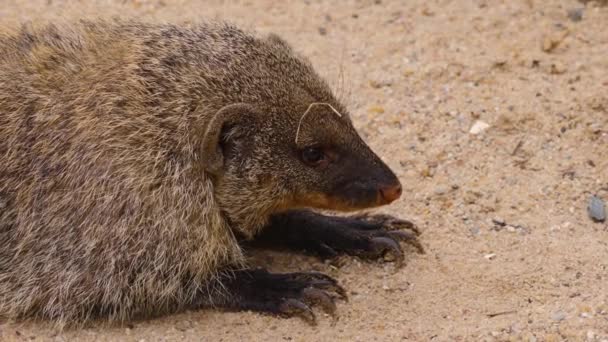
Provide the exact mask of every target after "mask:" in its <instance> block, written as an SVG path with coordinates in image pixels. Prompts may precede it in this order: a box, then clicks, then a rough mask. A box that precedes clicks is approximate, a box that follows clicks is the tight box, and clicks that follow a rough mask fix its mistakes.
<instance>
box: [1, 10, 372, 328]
mask: <svg viewBox="0 0 608 342" xmlns="http://www.w3.org/2000/svg"><path fill="white" fill-rule="evenodd" d="M240 102H243V103H248V104H251V105H253V106H255V108H256V110H257V111H258V112H259V113H261V114H258V115H257V116H255V115H253V116H251V117H243V118H242V119H239V120H240V121H239V122H237V123H236V124H235V125H231V126H230V127H228V128H227V131H226V132H224V133H225V134H224V133H222V136H221V139H222V142H223V144H225V146H224V145H223V147H222V148H225V150H226V151H227V152H226V155H225V156H224V163H223V164H221V165H223V169H222V172H221V174H211V173H209V172H206V169H205V168H204V167H203V166H201V165H203V164H201V161H202V160H203V159H204V158H205V156H204V155H201V153H200V151H201V150H200V148H201V147H200V145H201V139H203V136H204V132H205V128H206V127H207V125H208V124H209V122H210V120H211V118H213V116H214V115H215V114H216V113H217V112H218V110H220V109H222V108H223V107H225V106H227V105H230V104H234V103H240ZM311 102H327V103H330V104H331V105H332V106H333V107H334V108H336V109H337V110H338V111H340V112H341V113H344V114H345V116H344V117H343V118H338V117H336V116H335V115H333V114H330V115H327V112H328V110H327V109H326V108H325V109H323V108H320V109H318V110H317V111H316V112H315V113H316V114H315V115H311V116H310V117H311V119H308V118H307V119H306V120H305V121H306V122H304V123H303V132H302V136H301V140H302V143H301V144H306V143H307V142H308V143H310V142H312V141H315V139H316V140H319V139H321V140H323V139H325V140H327V139H329V140H331V141H332V142H335V143H338V142H339V143H345V144H347V145H348V146H349V148H352V149H353V150H354V151H361V155H366V156H369V157H370V158H372V157H373V154H370V153H371V151H370V152H368V149H366V147H365V144H364V143H363V142H362V141H361V140H360V139H359V138H358V136H357V135H356V132H355V130H354V128H353V127H352V124H351V123H350V119H349V118H348V115H347V114H346V112H345V109H344V107H343V106H342V105H341V104H340V103H338V102H337V101H336V100H335V99H334V97H333V95H332V93H331V91H330V90H329V88H328V87H327V85H326V84H325V82H324V81H322V80H321V79H320V78H319V77H318V76H317V74H316V73H315V72H314V71H313V70H312V68H311V66H310V64H309V63H308V62H306V61H305V60H304V59H302V58H301V57H298V56H297V55H296V54H295V53H294V52H293V51H292V50H291V48H289V46H287V44H286V43H285V42H283V41H282V40H281V39H279V38H278V37H276V36H274V35H271V36H270V37H266V38H256V37H255V36H253V35H250V34H248V33H245V32H243V31H241V30H239V29H236V28H235V27H233V26H230V25H224V24H220V25H212V24H201V25H197V26H193V27H190V28H186V27H178V26H173V25H148V24H142V23H137V22H80V23H78V24H74V25H66V26H63V27H57V26H52V25H51V26H45V27H41V28H32V27H24V28H22V29H20V30H17V31H15V32H12V33H6V32H5V33H4V34H1V35H0V137H1V139H0V158H1V159H0V164H1V165H0V202H2V203H3V204H4V206H3V207H2V208H0V243H1V244H0V246H1V247H0V314H2V315H4V316H8V317H24V316H38V317H45V318H51V319H53V320H56V321H58V322H59V323H65V322H82V321H85V320H87V319H88V318H89V317H90V316H91V315H93V314H94V313H103V314H104V315H105V316H106V317H108V318H110V319H113V320H125V319H129V318H131V317H134V316H137V315H148V314H151V313H160V312H166V311H169V310H174V309H176V308H180V307H183V306H185V305H187V304H188V303H191V302H192V301H193V300H194V298H195V297H197V296H201V293H207V295H208V296H210V297H209V302H213V296H214V295H216V294H214V293H212V292H209V291H207V290H206V288H207V286H211V285H210V284H212V280H213V279H214V278H215V277H216V276H217V275H218V274H219V273H221V272H222V270H223V269H225V267H227V266H235V265H236V266H238V265H242V264H243V262H244V260H243V255H242V252H241V249H240V247H239V245H238V244H237V241H236V240H235V237H234V235H233V230H236V231H239V233H240V234H243V235H245V236H249V237H251V236H253V235H255V233H256V232H257V231H259V230H260V229H261V228H262V227H263V226H264V224H265V223H266V222H267V220H268V217H269V215H271V214H272V213H274V212H278V211H283V210H286V209H290V208H293V207H301V206H311V207H314V206H316V205H322V206H323V207H331V206H332V205H331V203H329V202H334V203H340V209H347V207H348V205H346V204H344V202H343V201H342V202H340V201H338V200H336V199H332V198H331V197H327V196H325V195H322V194H321V195H319V193H322V192H323V189H312V188H313V185H314V184H321V183H323V178H319V177H317V176H316V174H315V173H313V172H312V171H307V170H304V169H303V167H302V166H301V165H300V164H297V159H296V158H295V157H293V154H294V149H295V148H297V147H298V146H294V136H295V132H296V129H297V125H298V121H299V119H300V116H301V114H302V113H303V112H304V111H305V110H306V108H307V107H308V105H309V104H310V103H311ZM315 116H316V118H313V117H315ZM357 155H359V154H357ZM314 186H316V185H314ZM319 186H322V184H321V185H319ZM307 196H308V197H307ZM316 202H321V203H320V204H319V203H316ZM205 291H206V292H205Z"/></svg>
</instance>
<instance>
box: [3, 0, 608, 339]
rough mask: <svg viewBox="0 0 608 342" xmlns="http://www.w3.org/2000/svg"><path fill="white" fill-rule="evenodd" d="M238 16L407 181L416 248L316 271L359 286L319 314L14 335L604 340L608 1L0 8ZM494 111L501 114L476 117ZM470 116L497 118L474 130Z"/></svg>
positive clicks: (288, 263)
mask: <svg viewBox="0 0 608 342" xmlns="http://www.w3.org/2000/svg"><path fill="white" fill-rule="evenodd" d="M114 15H119V16H123V17H137V18H141V19H144V20H151V21H170V22H187V21H198V20H202V19H205V18H212V19H229V20H231V21H233V22H236V23H239V24H241V25H242V26H244V27H245V28H249V29H255V30H258V31H261V32H270V31H272V32H276V33H278V34H280V35H281V36H283V37H285V38H286V40H288V41H289V42H290V43H292V44H293V45H294V46H295V47H296V49H297V50H298V51H300V52H301V53H303V54H304V55H306V56H308V57H309V58H310V59H311V60H312V62H313V64H314V65H315V66H316V68H317V69H318V70H319V72H320V73H321V74H323V75H325V77H327V78H328V79H329V81H330V83H331V84H332V85H334V87H335V89H336V92H337V93H338V94H340V96H341V97H342V98H343V99H344V101H345V102H346V103H347V104H348V106H349V108H350V109H351V111H352V113H353V117H354V119H355V121H356V125H357V126H358V128H359V129H360V131H361V133H362V134H363V136H364V137H365V139H366V140H367V141H368V142H369V143H370V145H371V146H372V147H373V148H374V149H375V150H376V151H377V152H378V153H379V154H380V155H381V156H382V157H383V158H384V159H385V160H386V161H387V162H388V164H389V165H390V166H391V167H393V168H394V170H395V171H396V172H397V174H398V175H399V177H400V178H401V180H402V182H403V184H404V188H405V191H404V196H403V199H402V200H400V201H398V202H397V203H395V204H393V205H391V206H389V207H386V208H383V211H385V212H388V213H391V214H396V215H399V216H402V217H404V218H410V219H412V220H414V221H415V222H417V223H418V224H419V226H420V227H421V228H422V230H423V231H424V233H423V236H422V238H421V239H422V242H423V244H424V245H425V246H426V249H427V254H425V255H417V254H415V253H413V252H412V251H408V263H407V265H406V266H405V267H404V268H402V269H399V270H395V269H394V267H393V265H392V264H391V263H388V262H387V263H369V262H363V261H360V260H357V259H353V258H346V259H344V260H343V264H342V265H341V266H340V267H334V266H332V265H330V264H329V263H323V262H321V261H318V260H317V259H315V258H310V257H302V256H297V255H292V254H279V253H266V254H263V255H257V256H256V257H255V258H254V259H255V262H256V263H260V264H264V265H267V266H269V267H270V268H271V269H273V270H282V271H284V270H311V269H314V270H320V271H323V272H326V273H328V274H330V275H332V276H334V277H336V278H337V279H338V280H339V281H340V282H341V283H342V284H343V285H344V286H345V287H346V288H347V289H348V290H349V293H350V301H349V302H348V303H340V304H339V319H338V320H337V321H334V320H332V319H331V318H330V317H326V316H323V315H322V314H321V313H320V312H318V315H319V317H318V318H319V325H318V326H316V327H311V326H309V325H307V324H306V323H304V322H303V321H301V320H299V319H277V318H273V317H269V316H263V315H258V314H254V313H247V312H245V313H223V312H218V311H197V312H186V313H182V314H176V315H172V316H169V317H164V318H160V319H154V320H149V321H139V322H133V323H132V324H129V325H125V326H118V327H117V326H105V325H103V324H101V323H96V324H93V325H92V326H91V327H87V328H85V329H81V330H69V331H64V332H62V333H59V332H57V331H55V330H53V329H52V327H50V325H48V324H47V323H44V322H40V323H32V322H2V323H1V325H0V339H1V340H3V341H4V340H30V339H31V340H36V341H39V340H56V341H63V340H74V341H83V340H99V341H119V340H126V341H144V340H145V341H180V340H191V341H202V340H204V341H242V340H246V341H249V340H256V341H257V340H261V341H277V340H278V341H281V340H285V341H335V340H344V341H397V340H409V341H428V340H435V341H453V340H462V341H464V340H466V341H471V340H472V341H477V340H487V341H493V340H510V339H512V340H520V339H521V340H525V341H560V340H569V341H579V340H583V341H584V340H588V341H602V340H608V247H607V242H608V223H606V222H604V223H594V222H593V221H592V220H591V219H590V218H589V216H588V214H587V202H588V200H589V198H590V196H591V195H593V194H597V195H599V196H600V197H601V198H603V199H604V200H608V7H602V6H600V3H598V2H586V4H583V3H581V2H578V1H575V0H508V1H507V0H503V1H498V0H496V1H490V0H488V1H482V0H475V1H474V0H470V1H467V0H458V1H457V0H452V1H450V0H432V1H426V0H409V1H388V0H382V1H380V0H376V1H371V0H370V1H364V0H360V1H354V0H348V1H329V0H327V1H312V0H311V1H281V2H279V1H270V0H259V1H253V0H250V1H190V0H180V1H169V0H164V1H162V0H159V1H156V0H150V1H144V0H140V1H131V0H128V1H111V0H104V1H101V0H99V1H58V0H45V1H28V2H27V3H26V2H24V1H16V0H15V1H8V0H3V1H1V4H0V22H2V23H3V24H6V23H18V22H22V21H25V20H57V19H59V18H67V19H71V18H79V17H95V16H102V17H107V16H114ZM478 120H479V121H482V122H483V123H486V124H487V125H489V127H486V125H483V124H481V125H480V124H479V123H478V124H477V125H475V123H476V121H478ZM473 126H476V127H477V128H484V127H486V128H485V130H482V131H481V132H478V133H477V134H472V133H470V130H471V128H472V127H473Z"/></svg>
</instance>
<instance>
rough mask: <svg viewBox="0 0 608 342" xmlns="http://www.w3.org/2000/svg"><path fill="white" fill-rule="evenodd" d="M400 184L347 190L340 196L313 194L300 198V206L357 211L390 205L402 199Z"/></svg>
mask: <svg viewBox="0 0 608 342" xmlns="http://www.w3.org/2000/svg"><path fill="white" fill-rule="evenodd" d="M402 191H403V190H402V187H401V184H400V183H396V184H392V185H388V186H380V187H378V189H363V188H361V189H357V188H350V189H345V191H344V192H340V194H326V193H321V192H318V193H311V194H308V195H306V196H303V197H300V198H299V199H298V200H297V202H298V205H299V206H303V207H309V208H318V209H326V210H337V211H345V212H348V211H356V210H363V209H370V208H374V207H379V206H383V205H387V204H390V203H392V202H394V201H396V200H397V199H399V197H401V193H402Z"/></svg>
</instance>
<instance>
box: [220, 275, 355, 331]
mask: <svg viewBox="0 0 608 342" xmlns="http://www.w3.org/2000/svg"><path fill="white" fill-rule="evenodd" d="M222 286H223V287H224V288H225V289H226V290H227V293H228V296H227V297H226V300H225V301H224V302H223V303H220V304H219V305H218V306H220V307H224V308H226V309H229V310H251V311H256V312H262V313H270V314H275V315H280V316H284V317H295V316H299V317H302V318H303V319H305V320H306V321H308V322H310V323H312V324H315V323H316V318H315V314H314V312H313V311H312V309H311V307H312V306H314V305H319V306H320V307H321V308H322V309H323V310H324V311H325V312H326V313H328V314H331V315H333V314H335V311H336V304H335V300H336V299H337V298H341V299H346V291H345V290H344V289H343V288H342V287H341V286H340V285H338V282H337V281H336V280H334V279H333V278H331V277H329V276H327V275H325V274H323V273H318V272H298V273H270V272H268V271H266V270H264V269H251V270H239V271H235V272H232V273H231V274H230V275H228V276H226V279H224V280H223V281H222Z"/></svg>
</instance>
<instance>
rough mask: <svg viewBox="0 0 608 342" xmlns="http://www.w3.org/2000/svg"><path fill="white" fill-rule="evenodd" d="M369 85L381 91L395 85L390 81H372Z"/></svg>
mask: <svg viewBox="0 0 608 342" xmlns="http://www.w3.org/2000/svg"><path fill="white" fill-rule="evenodd" d="M369 85H370V87H372V88H374V89H379V88H383V87H390V86H392V85H393V82H391V81H389V80H370V81H369Z"/></svg>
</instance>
